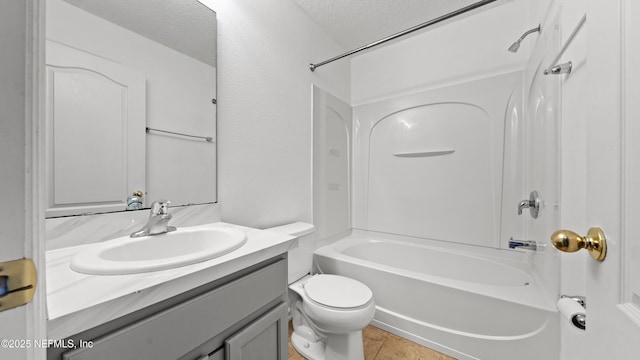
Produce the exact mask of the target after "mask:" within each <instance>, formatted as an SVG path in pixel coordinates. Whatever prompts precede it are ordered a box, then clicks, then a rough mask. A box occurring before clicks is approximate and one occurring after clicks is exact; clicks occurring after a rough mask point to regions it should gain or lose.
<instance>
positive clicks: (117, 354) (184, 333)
mask: <svg viewBox="0 0 640 360" xmlns="http://www.w3.org/2000/svg"><path fill="white" fill-rule="evenodd" d="M286 291H287V263H286V260H280V261H278V262H276V263H273V264H271V265H268V266H266V267H264V268H262V269H260V270H257V271H255V272H253V273H250V274H248V275H246V276H244V277H242V278H240V279H237V280H235V281H232V282H230V283H228V284H225V285H222V286H220V287H218V288H216V289H214V290H211V291H210V292H208V293H205V294H202V295H200V296H198V297H195V298H193V299H191V300H188V301H186V302H184V303H182V304H179V305H176V306H174V307H172V308H169V309H167V310H165V311H162V312H160V313H158V314H156V315H154V316H151V317H149V318H146V319H143V320H140V321H138V322H135V323H133V324H131V325H128V326H126V327H124V328H122V329H120V330H117V331H115V332H112V333H110V334H107V335H105V336H102V337H99V338H97V339H95V340H94V344H93V347H92V348H81V349H75V350H71V351H69V352H66V353H64V354H63V356H62V358H63V359H65V360H85V359H91V360H102V359H105V360H112V359H119V360H126V359H132V360H133V359H135V360H143V359H150V360H151V359H153V360H157V359H168V360H169V359H170V360H174V359H177V358H179V357H180V356H181V355H183V354H186V353H187V352H189V351H190V350H191V349H194V348H195V347H197V346H199V345H200V344H202V343H204V342H205V341H207V340H208V339H211V338H212V337H213V336H215V335H217V334H219V333H221V332H222V331H224V330H225V329H227V328H228V327H230V326H232V325H233V324H235V323H236V322H238V321H240V320H242V319H243V318H244V317H245V316H247V315H248V314H251V313H252V312H254V311H257V310H259V309H260V308H261V307H263V306H264V305H266V304H268V303H269V302H270V301H273V300H274V299H276V298H278V297H280V296H282V295H283V294H285V293H286Z"/></svg>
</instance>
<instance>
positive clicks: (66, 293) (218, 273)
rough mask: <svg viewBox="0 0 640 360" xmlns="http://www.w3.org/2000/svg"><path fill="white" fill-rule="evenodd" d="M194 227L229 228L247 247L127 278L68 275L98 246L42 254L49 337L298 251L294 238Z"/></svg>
mask: <svg viewBox="0 0 640 360" xmlns="http://www.w3.org/2000/svg"><path fill="white" fill-rule="evenodd" d="M198 227H232V228H236V229H239V230H242V231H244V232H245V233H246V235H247V243H246V244H244V245H243V246H242V247H240V248H239V249H237V250H234V251H232V252H230V253H228V254H225V255H223V256H220V257H218V258H215V259H211V260H208V261H204V262H201V263H197V264H193V265H188V266H183V267H178V268H174V269H168V270H161V271H154V272H148V273H140V274H131V275H87V274H81V273H78V272H75V271H73V270H71V268H70V267H69V263H70V262H71V259H72V258H73V257H74V256H75V254H77V253H78V252H80V251H81V250H84V249H87V248H88V247H90V246H96V245H99V244H87V245H79V246H72V247H67V248H61V249H57V250H52V251H48V252H47V310H48V322H47V327H48V337H49V338H51V339H63V338H66V337H68V336H70V335H74V334H77V333H79V332H81V331H84V330H88V329H90V328H93V327H95V326H97V325H100V324H103V323H105V322H107V321H110V320H113V319H116V318H119V317H121V316H123V315H126V314H129V313H132V312H134V311H137V310H140V309H142V308H144V307H146V306H149V305H152V304H155V303H157V302H160V301H162V300H165V299H168V298H170V297H172V296H175V295H178V294H180V293H183V292H185V291H188V290H191V289H194V288H196V287H198V286H200V285H204V284H206V283H209V282H211V281H214V280H216V279H219V278H221V277H224V276H226V275H229V274H232V273H234V272H236V271H239V270H241V269H244V268H246V267H249V266H251V265H254V264H257V263H259V262H261V261H263V260H267V259H269V258H272V257H274V256H277V255H279V254H282V253H285V252H287V251H288V250H289V249H290V248H292V247H295V246H297V241H295V240H296V238H294V237H291V236H287V235H283V234H278V233H273V232H269V231H264V230H257V229H252V228H248V227H244V226H239V225H233V224H227V223H223V222H217V223H213V224H207V225H200V226H198Z"/></svg>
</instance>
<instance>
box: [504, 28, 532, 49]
mask: <svg viewBox="0 0 640 360" xmlns="http://www.w3.org/2000/svg"><path fill="white" fill-rule="evenodd" d="M534 32H540V25H538V27H535V28H533V29H531V30H528V31H526V32H525V33H524V34H522V36H520V39H518V40H516V42H514V43H513V44H511V46H509V49H508V50H509V52H512V53H515V52H517V51H518V49H519V48H520V43H521V42H522V40H524V38H526V37H527V35H529V34H531V33H534Z"/></svg>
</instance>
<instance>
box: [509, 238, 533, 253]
mask: <svg viewBox="0 0 640 360" xmlns="http://www.w3.org/2000/svg"><path fill="white" fill-rule="evenodd" d="M518 248H522V249H527V250H533V251H536V250H537V249H538V243H537V242H535V241H529V240H515V239H514V238H511V239H509V249H518Z"/></svg>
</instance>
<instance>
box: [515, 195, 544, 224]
mask: <svg viewBox="0 0 640 360" xmlns="http://www.w3.org/2000/svg"><path fill="white" fill-rule="evenodd" d="M527 208H528V209H529V213H530V214H531V217H533V218H534V219H537V218H538V214H539V213H540V194H538V192H537V191H536V190H533V191H532V192H531V194H529V200H522V201H520V202H519V203H518V215H522V210H523V209H527Z"/></svg>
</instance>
